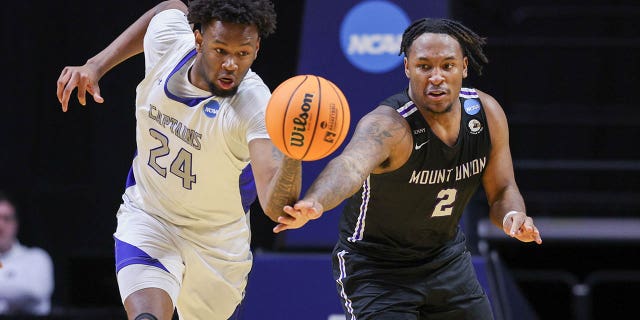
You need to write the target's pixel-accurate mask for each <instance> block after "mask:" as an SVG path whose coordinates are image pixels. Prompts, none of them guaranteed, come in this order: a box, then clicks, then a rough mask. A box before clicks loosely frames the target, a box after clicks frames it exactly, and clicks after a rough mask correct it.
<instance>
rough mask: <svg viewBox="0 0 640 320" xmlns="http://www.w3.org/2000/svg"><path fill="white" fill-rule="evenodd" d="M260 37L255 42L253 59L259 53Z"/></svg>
mask: <svg viewBox="0 0 640 320" xmlns="http://www.w3.org/2000/svg"><path fill="white" fill-rule="evenodd" d="M260 39H261V38H260V37H258V41H257V42H256V51H255V52H254V53H253V59H254V60H255V59H257V58H258V51H260Z"/></svg>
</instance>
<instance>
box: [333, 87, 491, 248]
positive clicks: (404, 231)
mask: <svg viewBox="0 0 640 320" xmlns="http://www.w3.org/2000/svg"><path fill="white" fill-rule="evenodd" d="M460 103H461V108H462V110H461V119H460V121H461V122H460V131H459V135H458V140H457V142H456V144H455V145H454V146H453V147H450V146H448V145H446V144H445V143H444V142H442V141H441V140H440V139H439V138H438V137H437V136H436V135H435V134H434V133H433V132H432V131H431V129H430V128H429V125H428V124H427V122H426V120H425V119H424V117H423V116H422V114H421V113H420V112H419V111H418V109H417V107H416V106H415V104H414V103H413V101H411V99H410V98H409V95H408V93H407V90H405V91H404V92H401V93H399V94H396V95H394V96H391V97H389V98H388V99H386V100H384V101H383V102H382V103H381V105H387V106H391V107H393V108H395V109H396V110H397V111H398V112H399V113H400V114H401V115H402V116H403V117H404V118H405V120H406V121H407V122H408V123H409V125H410V127H411V131H412V134H413V143H414V145H413V150H412V152H411V155H410V157H409V159H408V160H407V162H406V163H405V164H404V165H402V166H401V167H400V168H398V169H397V170H395V171H392V172H388V173H383V174H370V175H369V177H367V179H366V180H365V182H364V183H363V186H362V188H361V189H360V191H359V192H357V193H355V194H354V195H353V196H352V197H351V198H349V199H348V200H347V203H346V205H345V208H344V210H343V215H342V217H341V221H340V243H341V244H342V245H343V246H346V247H347V248H349V249H350V250H354V251H358V252H363V253H365V254H367V253H369V254H371V255H373V256H379V257H380V258H383V259H385V258H390V259H392V258H391V257H390V255H391V256H393V255H394V254H395V255H396V256H394V257H395V258H398V259H410V258H416V257H429V256H433V255H435V254H436V253H437V252H440V251H441V250H442V249H443V247H446V246H453V245H454V244H458V245H461V244H463V243H464V236H463V235H462V233H461V231H459V228H458V223H459V220H460V217H461V215H462V212H463V211H464V208H465V206H466V205H467V203H468V202H469V200H470V198H471V197H472V196H473V194H474V192H475V191H476V189H477V187H478V186H479V185H480V183H481V179H482V174H483V172H484V168H485V166H486V164H487V161H488V160H489V159H488V156H489V152H490V149H491V140H490V136H489V130H488V127H487V121H486V118H485V113H484V110H483V108H482V104H481V103H480V98H479V97H478V94H477V92H476V91H475V90H474V89H468V88H462V90H461V91H460ZM463 248H464V247H461V249H459V250H463ZM456 250H458V249H456Z"/></svg>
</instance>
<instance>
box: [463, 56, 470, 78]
mask: <svg viewBox="0 0 640 320" xmlns="http://www.w3.org/2000/svg"><path fill="white" fill-rule="evenodd" d="M468 67H469V59H467V57H464V58H462V78H463V79H464V78H466V77H467V70H468Z"/></svg>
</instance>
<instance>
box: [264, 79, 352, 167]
mask: <svg viewBox="0 0 640 320" xmlns="http://www.w3.org/2000/svg"><path fill="white" fill-rule="evenodd" d="M350 121H351V114H350V111H349V104H348V103H347V99H346V98H345V96H344V94H343V93H342V91H341V90H340V89H339V88H338V87H337V86H336V85H335V84H334V83H333V82H331V81H329V80H327V79H325V78H322V77H319V76H315V75H299V76H295V77H292V78H289V79H287V80H285V81H284V82H283V83H281V84H280V85H279V86H278V87H277V88H276V89H275V90H274V91H273V94H272V95H271V98H270V100H269V103H268V105H267V109H266V112H265V122H266V126H267V132H268V133H269V136H270V137H271V141H273V144H274V145H275V146H276V147H277V148H278V149H280V151H282V153H284V154H285V155H287V156H288V157H290V158H293V159H298V160H304V161H313V160H318V159H322V158H324V157H326V156H328V155H330V154H331V153H333V152H334V151H335V150H336V149H338V147H340V145H341V144H342V142H343V141H344V139H345V137H346V136H347V134H348V131H349V123H350Z"/></svg>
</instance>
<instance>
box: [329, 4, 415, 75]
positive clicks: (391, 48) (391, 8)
mask: <svg viewBox="0 0 640 320" xmlns="http://www.w3.org/2000/svg"><path fill="white" fill-rule="evenodd" d="M409 24H410V21H409V17H408V16H407V14H406V13H405V12H404V10H402V8H400V7H398V6H397V5H395V4H393V3H391V2H389V1H365V2H362V3H360V4H358V5H356V6H354V7H353V8H351V10H350V11H349V12H347V14H346V16H345V18H344V20H342V25H341V26H340V47H341V48H342V53H344V55H345V56H346V57H347V59H348V60H349V62H351V64H353V65H354V66H355V67H356V68H358V69H360V70H362V71H365V72H370V73H383V72H387V71H391V70H392V69H393V68H395V67H397V66H398V65H400V64H401V63H402V57H401V56H399V55H398V52H399V51H400V43H401V42H402V33H403V32H404V30H405V29H406V28H407V27H408V26H409Z"/></svg>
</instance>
